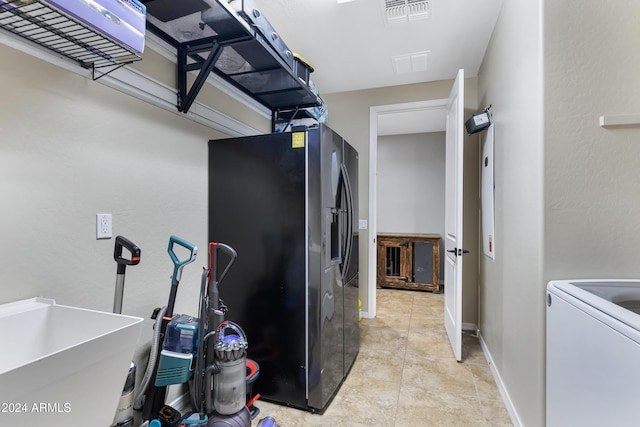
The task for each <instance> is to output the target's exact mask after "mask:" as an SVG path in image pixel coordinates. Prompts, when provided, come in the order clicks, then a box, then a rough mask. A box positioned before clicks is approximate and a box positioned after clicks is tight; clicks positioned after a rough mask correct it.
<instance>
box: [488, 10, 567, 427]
mask: <svg viewBox="0 0 640 427" xmlns="http://www.w3.org/2000/svg"><path fill="white" fill-rule="evenodd" d="M576 7H578V6H577V5H576ZM541 23H542V15H541V2H540V1H531V0H505V1H504V3H503V7H502V11H501V14H500V17H499V19H498V22H497V25H496V28H495V30H494V34H493V36H492V38H491V42H490V44H489V47H488V48H487V52H486V55H485V58H484V61H483V64H482V66H481V69H480V72H479V75H478V98H479V99H480V105H489V104H491V105H492V110H493V120H494V123H495V148H494V155H495V158H494V165H495V236H496V239H495V246H496V258H495V261H492V260H490V259H489V258H487V257H486V256H483V255H482V256H481V258H480V290H479V300H480V301H479V311H480V313H479V318H480V334H481V336H482V338H483V340H484V342H485V343H486V346H487V348H488V350H489V353H490V355H491V357H492V359H493V366H494V368H495V369H496V370H497V372H498V374H499V376H500V379H501V382H502V385H503V386H504V388H505V389H506V392H507V393H508V396H507V397H508V403H509V406H510V407H511V409H512V410H513V411H514V415H515V418H516V420H517V422H519V423H522V425H525V426H542V425H544V385H545V383H544V372H545V371H544V360H545V350H544V349H545V332H544V328H545V320H544V319H545V318H544V314H545V304H544V301H545V298H544V297H545V291H544V281H543V278H542V268H543V263H542V250H543V223H544V219H543V215H542V207H543V187H542V181H543V172H544V170H543V157H542V156H543V116H542V108H543V86H542V81H543V79H542V66H543V60H542V33H541Z"/></svg>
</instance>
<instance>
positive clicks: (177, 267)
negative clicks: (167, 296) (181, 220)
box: [168, 236, 198, 286]
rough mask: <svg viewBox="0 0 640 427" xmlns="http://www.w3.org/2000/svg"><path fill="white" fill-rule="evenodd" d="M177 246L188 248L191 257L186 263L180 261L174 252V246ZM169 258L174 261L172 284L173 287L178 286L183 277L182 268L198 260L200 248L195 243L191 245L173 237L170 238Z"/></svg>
mask: <svg viewBox="0 0 640 427" xmlns="http://www.w3.org/2000/svg"><path fill="white" fill-rule="evenodd" d="M174 244H177V245H180V246H182V247H183V248H186V249H187V250H188V251H189V257H188V258H187V259H185V260H184V261H180V260H179V259H178V256H177V255H176V253H175V252H174V250H173V245H174ZM168 252H169V256H170V257H171V261H173V276H172V277H171V284H172V285H173V286H178V283H180V277H181V276H182V268H183V267H184V266H185V265H187V264H189V263H190V262H193V261H195V260H196V255H197V254H198V248H197V247H196V245H194V244H193V243H189V242H187V241H186V240H184V239H182V238H180V237H177V236H171V237H169V248H168Z"/></svg>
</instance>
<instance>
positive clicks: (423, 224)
mask: <svg viewBox="0 0 640 427" xmlns="http://www.w3.org/2000/svg"><path fill="white" fill-rule="evenodd" d="M444 169H445V140H444V132H434V133H420V134H410V135H393V136H381V137H378V169H377V172H378V175H377V180H378V181H377V187H376V191H377V201H378V212H377V221H378V223H377V225H378V232H379V233H425V234H429V233H432V234H440V235H443V233H444V188H445V186H444V180H445V173H444Z"/></svg>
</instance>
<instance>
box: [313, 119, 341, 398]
mask: <svg viewBox="0 0 640 427" xmlns="http://www.w3.org/2000/svg"><path fill="white" fill-rule="evenodd" d="M308 141H309V147H310V154H309V163H310V164H311V163H312V160H313V158H312V155H311V147H318V150H319V151H318V153H319V167H320V174H319V176H318V177H317V178H312V177H310V179H309V182H310V183H311V182H312V181H313V180H314V179H317V180H318V181H319V182H320V199H319V200H320V202H321V206H320V211H319V212H321V213H322V223H321V233H322V243H321V247H322V251H321V256H320V260H319V261H320V266H321V271H320V272H319V273H320V276H319V277H318V279H319V283H317V285H316V278H315V277H314V276H312V275H311V269H310V276H309V295H310V298H312V299H313V298H316V299H317V305H314V301H313V300H310V301H309V320H310V328H309V336H308V342H309V356H308V357H309V365H308V369H307V372H308V378H307V380H308V405H309V406H310V407H313V408H318V409H322V408H324V406H325V405H326V404H327V403H328V401H329V399H330V398H331V396H332V395H333V393H334V392H335V391H336V389H337V388H338V386H339V385H340V382H341V381H342V379H343V369H344V368H343V367H344V321H343V307H344V301H343V288H342V284H341V283H339V282H338V278H339V268H338V267H339V265H340V263H341V260H342V251H341V249H342V244H343V239H342V236H341V233H340V214H339V211H338V209H337V200H338V198H337V194H338V188H339V180H340V169H341V164H342V138H341V137H340V136H339V135H338V134H336V133H335V132H333V131H332V130H331V129H329V128H328V127H326V126H320V127H319V128H317V129H311V130H309V131H308ZM314 152H315V150H314ZM310 198H311V196H310ZM311 212H312V209H311V207H310V209H309V213H310V214H311ZM311 244H312V242H311V241H310V247H311ZM309 262H310V263H311V262H315V261H314V260H313V259H312V258H310V260H309ZM316 310H317V312H316ZM316 321H317V325H314V324H313V323H312V322H316Z"/></svg>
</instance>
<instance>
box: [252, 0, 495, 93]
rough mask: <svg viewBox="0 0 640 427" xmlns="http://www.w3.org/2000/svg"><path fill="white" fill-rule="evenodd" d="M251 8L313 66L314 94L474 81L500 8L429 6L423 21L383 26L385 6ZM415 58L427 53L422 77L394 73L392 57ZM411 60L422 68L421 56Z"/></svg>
mask: <svg viewBox="0 0 640 427" xmlns="http://www.w3.org/2000/svg"><path fill="white" fill-rule="evenodd" d="M253 1H254V3H255V4H256V6H257V7H258V8H259V9H260V10H261V11H262V13H263V14H264V16H266V17H267V19H268V20H269V21H270V22H271V24H272V25H273V27H274V28H275V29H276V30H277V31H278V32H279V33H280V36H281V38H282V39H283V40H284V41H285V42H286V44H287V45H288V47H289V49H291V50H292V51H293V52H295V53H298V54H300V55H302V56H303V57H304V58H305V59H307V60H308V61H309V62H311V63H312V64H313V66H314V68H315V71H314V72H313V73H312V74H311V80H312V81H313V82H314V84H315V85H316V87H317V88H318V91H319V92H320V95H322V94H328V93H334V92H344V91H352V90H360V89H370V88H379V87H386V86H396V85H403V84H410V83H421V82H427V81H436V80H448V79H453V78H454V77H455V76H456V73H457V71H458V69H460V68H463V69H464V70H465V75H466V76H476V75H477V72H478V68H479V67H480V63H481V62H482V58H483V56H484V53H485V50H486V47H487V44H488V42H489V39H490V37H491V34H492V32H493V28H494V26H495V23H496V20H497V17H498V14H499V12H500V8H501V5H502V0H429V1H428V3H429V12H430V16H429V18H427V19H423V20H415V21H413V22H406V23H396V24H388V23H386V20H385V8H384V5H385V2H384V0H352V1H347V2H344V3H338V1H337V0H253ZM342 1H344V0H342ZM413 1H415V0H413ZM425 2H426V1H425ZM418 52H427V54H426V70H425V71H417V72H405V73H403V74H397V73H396V72H394V61H393V59H392V58H394V57H398V56H402V55H411V54H416V53H418ZM414 59H415V63H416V64H417V65H423V66H424V65H425V61H424V60H425V56H424V54H421V55H417V56H415V58H414ZM407 61H409V60H404V61H403V60H401V61H399V62H398V64H401V65H407V64H408V63H410V61H409V62H407Z"/></svg>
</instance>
